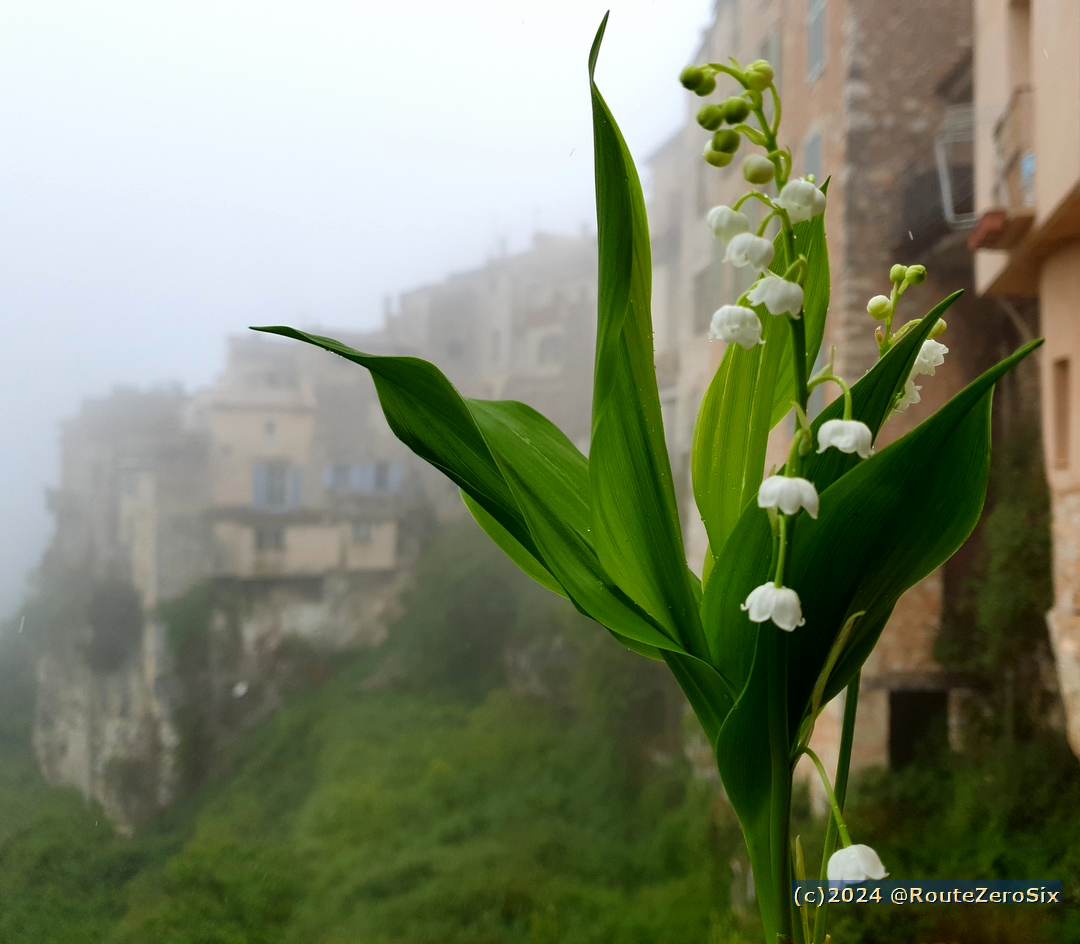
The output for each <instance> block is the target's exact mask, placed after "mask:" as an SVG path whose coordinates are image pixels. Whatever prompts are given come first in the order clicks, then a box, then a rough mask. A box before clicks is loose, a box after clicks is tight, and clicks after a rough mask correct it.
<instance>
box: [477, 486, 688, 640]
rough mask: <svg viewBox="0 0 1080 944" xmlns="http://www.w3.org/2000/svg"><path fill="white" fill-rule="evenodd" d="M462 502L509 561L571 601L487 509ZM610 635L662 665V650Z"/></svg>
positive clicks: (627, 637) (543, 568)
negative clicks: (660, 662)
mask: <svg viewBox="0 0 1080 944" xmlns="http://www.w3.org/2000/svg"><path fill="white" fill-rule="evenodd" d="M461 499H462V501H464V502H465V507H466V508H468V509H469V512H470V513H471V514H472V516H473V518H474V519H476V523H477V524H479V525H480V527H481V528H483V529H484V531H485V532H486V533H487V535H488V537H489V538H491V540H493V541H494V542H495V543H496V544H497V545H498V547H499V548H500V549H501V550H502V552H503V553H504V554H506V556H507V557H509V558H510V559H511V560H512V561H513V562H514V563H515V564H517V565H518V567H520V568H521V569H522V570H523V571H524V572H525V573H526V574H527V575H528V576H530V577H532V579H533V580H535V581H536V582H537V583H538V584H540V585H541V586H543V587H546V588H547V589H548V590H551V591H552V592H553V593H557V594H559V595H560V596H562V597H567V599H569V597H568V596H567V593H566V590H565V589H564V588H563V586H562V584H560V583H559V582H558V581H557V580H556V579H555V577H554V576H553V575H552V574H551V572H550V571H549V570H548V569H547V567H546V566H545V565H544V564H542V563H541V562H540V561H539V560H537V559H536V558H535V557H533V555H532V554H530V553H529V551H528V550H526V549H525V547H524V546H523V545H521V544H519V543H518V542H517V541H516V540H515V539H514V537H513V535H512V534H510V532H509V531H507V530H506V529H505V528H504V527H503V526H502V525H501V524H499V522H498V521H496V520H495V519H494V518H492V517H491V515H489V514H488V513H487V512H486V511H484V509H483V508H481V507H480V506H479V505H478V504H477V503H476V502H475V501H473V500H472V499H471V498H470V497H469V496H468V495H467V494H466V493H465V492H461ZM571 602H572V601H571ZM579 610H580V608H579ZM585 615H588V614H585ZM605 629H607V627H605ZM608 632H609V633H611V635H612V636H614V637H615V638H616V639H617V640H618V641H619V642H620V643H622V644H623V645H624V646H626V648H627V649H630V650H631V651H632V652H636V653H637V654H638V655H642V656H645V657H646V658H648V659H655V660H657V661H663V659H664V656H663V654H662V652H661V650H660V649H657V648H656V647H655V646H649V645H646V644H645V643H643V642H638V641H637V640H636V639H631V638H630V637H629V636H623V635H621V634H620V633H617V632H615V630H613V629H608ZM675 655H676V653H672V656H675Z"/></svg>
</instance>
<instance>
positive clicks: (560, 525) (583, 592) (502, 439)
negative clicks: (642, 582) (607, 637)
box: [466, 400, 685, 654]
mask: <svg viewBox="0 0 1080 944" xmlns="http://www.w3.org/2000/svg"><path fill="white" fill-rule="evenodd" d="M466 402H467V403H468V406H469V409H470V410H471V411H472V414H473V416H474V417H475V418H476V422H477V424H478V425H479V427H480V429H481V430H482V431H483V435H484V438H485V440H486V442H487V443H488V445H489V446H490V448H491V451H492V454H493V455H494V456H495V458H496V461H497V462H498V465H499V468H500V469H501V471H502V473H503V475H504V476H505V479H506V482H507V483H508V484H509V486H510V489H511V492H512V494H513V496H514V499H515V501H516V502H517V504H518V507H519V508H520V509H521V513H522V515H523V516H524V518H525V521H526V523H527V526H528V529H529V533H530V535H531V536H532V539H533V541H534V542H535V546H536V548H537V550H538V559H540V560H542V561H543V562H544V564H545V565H546V566H547V568H548V570H549V571H550V572H551V573H552V574H553V575H554V577H555V579H556V580H558V582H559V583H560V584H561V585H562V586H563V587H564V588H565V590H566V592H567V595H568V596H569V597H570V599H571V600H572V601H573V602H574V604H575V605H576V606H577V607H578V608H579V609H580V610H581V612H582V613H584V614H585V615H587V616H590V617H592V618H593V619H595V620H596V621H597V622H599V623H602V624H603V625H604V626H606V627H608V629H610V630H612V631H613V632H616V633H618V634H619V635H622V636H626V637H629V638H630V639H633V640H635V641H636V642H638V643H643V644H645V645H646V646H649V647H652V649H673V650H675V651H682V649H681V646H680V645H679V643H678V641H677V640H675V639H672V638H671V637H670V636H668V635H667V634H666V633H665V632H664V630H663V627H660V626H657V625H656V623H655V622H654V621H652V620H650V619H649V618H648V616H647V615H646V614H645V613H643V612H642V611H641V610H640V608H638V607H637V606H636V604H634V603H633V601H631V600H630V598H629V597H628V596H627V595H626V594H625V593H624V592H623V591H622V590H621V588H619V587H618V586H617V585H616V584H615V583H614V581H613V580H612V579H611V577H610V576H609V575H608V573H607V572H606V570H605V569H604V568H603V566H602V565H601V564H600V562H599V560H598V559H597V555H596V553H595V551H594V550H593V547H592V543H591V541H590V528H591V526H592V521H593V517H592V515H591V514H590V510H589V492H588V485H589V473H588V461H587V460H586V459H585V457H584V456H583V455H582V454H581V453H580V452H579V451H578V450H577V449H576V448H575V447H574V445H573V443H571V442H570V440H569V439H567V438H566V436H565V435H564V434H563V433H562V432H561V431H560V430H559V428H558V427H557V426H555V425H554V424H553V423H551V422H550V421H549V420H547V419H545V418H544V417H543V416H541V415H540V414H539V413H537V412H536V410H534V409H532V407H529V406H526V405H525V404H523V403H515V402H513V401H492V400H468V401H466ZM684 567H685V565H684ZM650 654H651V651H650Z"/></svg>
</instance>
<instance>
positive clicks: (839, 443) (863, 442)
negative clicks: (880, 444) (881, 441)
mask: <svg viewBox="0 0 1080 944" xmlns="http://www.w3.org/2000/svg"><path fill="white" fill-rule="evenodd" d="M873 442H874V439H873V435H872V434H871V432H870V427H869V426H867V425H866V424H865V423H860V422H859V421H858V420H826V421H825V422H824V423H822V424H821V429H819V430H818V452H824V451H825V450H826V449H828V448H829V446H835V447H836V448H837V449H839V450H840V451H841V452H857V453H858V454H859V456H860V457H861V458H863V459H865V458H866V457H867V456H869V455H870V448H871V446H873Z"/></svg>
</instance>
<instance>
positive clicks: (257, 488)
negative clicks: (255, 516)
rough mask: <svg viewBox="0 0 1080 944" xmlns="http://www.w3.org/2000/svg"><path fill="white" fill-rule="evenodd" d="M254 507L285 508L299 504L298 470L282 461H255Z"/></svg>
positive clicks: (296, 506)
mask: <svg viewBox="0 0 1080 944" xmlns="http://www.w3.org/2000/svg"><path fill="white" fill-rule="evenodd" d="M254 479H255V481H254V497H255V507H256V508H269V509H278V510H281V509H286V508H298V507H299V506H300V470H299V469H297V468H292V467H290V466H289V465H287V464H286V463H284V462H257V463H256V464H255V474H254Z"/></svg>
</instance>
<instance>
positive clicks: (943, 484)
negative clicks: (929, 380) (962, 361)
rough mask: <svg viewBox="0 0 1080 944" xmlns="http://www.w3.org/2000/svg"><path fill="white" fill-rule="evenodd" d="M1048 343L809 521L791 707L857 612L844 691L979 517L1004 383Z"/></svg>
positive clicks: (1009, 363)
mask: <svg viewBox="0 0 1080 944" xmlns="http://www.w3.org/2000/svg"><path fill="white" fill-rule="evenodd" d="M1041 343H1042V342H1041V341H1034V342H1032V343H1030V344H1028V345H1025V346H1024V347H1023V348H1021V349H1020V350H1019V351H1017V352H1016V353H1015V354H1013V355H1012V356H1011V357H1009V358H1007V359H1006V360H1004V361H1002V362H1001V363H1000V364H998V365H996V366H995V367H993V368H992V369H991V370H989V371H987V372H986V373H985V374H983V375H982V376H981V377H979V378H978V379H977V380H975V381H974V382H973V383H971V384H970V385H968V386H967V387H966V388H964V390H962V391H961V392H960V393H958V394H957V395H956V396H955V397H953V399H952V400H950V401H949V402H948V403H947V404H946V405H945V406H944V407H942V408H941V409H940V410H938V411H937V412H936V413H935V414H934V415H933V416H931V417H930V418H929V419H928V420H926V421H925V422H923V423H921V424H919V426H917V427H916V428H915V429H914V430H912V431H911V432H909V433H908V434H907V435H905V436H903V437H902V438H901V439H899V440H897V441H896V442H895V443H893V444H892V445H890V446H887V447H886V448H885V449H883V450H882V451H881V452H880V453H878V454H876V455H874V456H871V458H870V459H868V460H867V461H865V462H863V463H861V464H860V465H859V466H857V467H856V468H855V469H853V470H852V471H851V472H849V473H848V474H846V475H844V476H843V477H842V478H841V479H839V480H838V481H837V482H836V483H835V484H834V485H832V486H830V487H829V488H827V489H825V490H824V491H823V492H822V493H821V513H820V514H819V516H818V519H817V521H814V520H813V519H810V518H805V519H800V521H799V524H798V527H797V528H796V529H795V537H794V541H793V544H792V558H791V560H792V566H791V569H790V571H789V583H790V585H791V586H793V587H794V588H795V589H796V590H797V591H798V592H799V596H800V599H801V600H802V601H803V615H804V616H805V617H806V626H805V627H803V629H802V630H801V631H798V632H796V633H794V634H793V636H792V639H791V648H790V653H791V659H792V676H791V683H790V686H791V706H792V711H795V712H799V713H801V712H802V711H803V710H805V707H806V705H807V703H808V702H809V699H810V695H811V693H812V691H813V687H814V684H815V683H816V682H817V680H818V677H819V675H820V673H821V671H822V669H823V668H824V667H825V663H826V658H827V654H828V650H829V648H830V647H831V645H832V641H833V639H834V638H835V637H836V634H837V632H838V631H839V629H840V627H841V626H843V624H844V623H845V622H846V620H847V619H848V617H849V615H850V614H852V613H855V612H857V611H859V610H864V611H865V612H866V617H865V618H864V619H863V620H859V621H857V622H856V623H855V625H854V628H853V630H852V634H851V637H850V639H849V641H848V643H847V645H846V646H845V647H844V650H843V652H842V654H841V656H840V658H839V660H838V661H837V664H836V666H835V668H834V669H833V671H832V673H831V678H830V680H829V682H828V684H827V685H826V687H825V695H824V698H825V700H828V699H829V698H831V697H833V696H834V695H836V694H837V693H838V692H840V691H841V690H842V689H843V688H844V686H845V685H847V683H848V682H849V681H850V680H851V678H852V677H853V676H854V674H855V672H857V671H858V670H859V668H860V667H861V666H862V663H863V662H864V661H865V659H866V657H867V656H869V654H870V650H871V649H872V648H873V645H874V643H875V642H876V641H877V637H878V635H879V634H880V632H881V629H882V628H883V627H884V625H885V622H886V621H887V620H888V617H889V614H890V613H891V612H892V609H893V607H894V606H895V604H896V601H897V600H898V599H899V598H900V595H901V594H902V593H904V591H906V590H907V589H909V588H910V587H913V586H914V585H915V584H916V583H918V582H919V581H920V580H922V579H923V578H924V577H926V576H927V575H928V574H930V573H932V572H933V571H934V570H936V569H937V568H938V567H940V566H941V565H942V564H943V563H945V561H947V560H948V559H949V558H950V557H951V556H952V555H953V554H954V553H955V552H956V550H957V549H958V548H959V547H960V545H961V544H963V543H964V541H965V540H967V537H968V535H970V534H971V531H972V529H973V528H974V527H975V525H976V523H977V522H978V520H979V515H980V514H981V512H982V506H983V501H984V499H985V496H986V485H987V480H988V478H989V474H990V407H991V400H992V396H993V387H994V384H995V383H996V382H997V381H998V380H999V379H1000V378H1001V377H1002V375H1003V374H1005V373H1006V372H1007V371H1009V370H1011V369H1012V368H1013V367H1014V366H1016V364H1017V363H1019V362H1020V361H1021V360H1022V359H1023V358H1025V357H1026V356H1027V355H1028V354H1030V353H1031V352H1032V351H1033V350H1034V349H1035V348H1036V347H1038V346H1039V344H1041Z"/></svg>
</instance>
